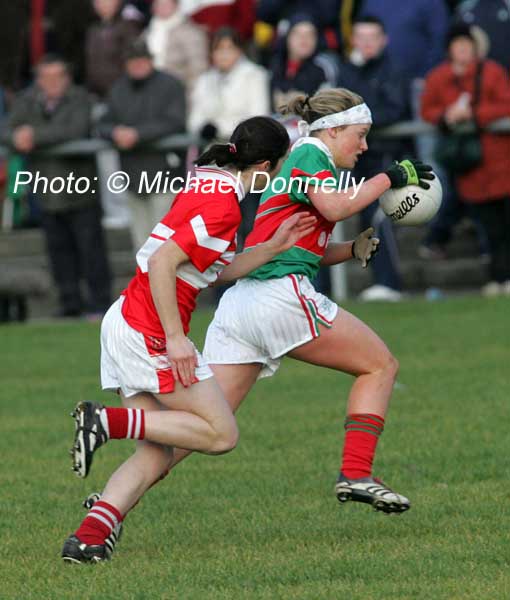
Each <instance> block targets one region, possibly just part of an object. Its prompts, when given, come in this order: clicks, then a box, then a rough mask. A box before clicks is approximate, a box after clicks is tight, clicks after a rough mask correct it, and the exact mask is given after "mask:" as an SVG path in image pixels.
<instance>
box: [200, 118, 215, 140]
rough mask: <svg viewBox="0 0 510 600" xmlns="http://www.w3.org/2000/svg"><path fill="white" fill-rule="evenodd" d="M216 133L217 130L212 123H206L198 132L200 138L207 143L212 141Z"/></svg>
mask: <svg viewBox="0 0 510 600" xmlns="http://www.w3.org/2000/svg"><path fill="white" fill-rule="evenodd" d="M217 133H218V128H217V127H216V125H214V124H213V123H206V124H205V125H204V126H203V127H202V129H201V130H200V137H201V138H202V139H204V140H206V141H207V142H210V141H211V140H214V138H215V137H216V134H217Z"/></svg>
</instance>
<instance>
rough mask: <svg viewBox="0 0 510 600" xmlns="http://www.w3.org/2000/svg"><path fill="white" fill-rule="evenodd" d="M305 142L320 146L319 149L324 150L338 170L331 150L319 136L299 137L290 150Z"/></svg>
mask: <svg viewBox="0 0 510 600" xmlns="http://www.w3.org/2000/svg"><path fill="white" fill-rule="evenodd" d="M304 144H311V145H312V146H316V147H317V148H319V150H321V151H322V152H324V154H325V155H326V156H327V157H328V160H329V162H330V163H331V165H332V166H333V169H335V172H336V169H337V167H336V166H335V161H334V160H333V155H332V154H331V150H330V149H329V148H328V147H327V146H326V144H325V143H324V142H323V141H322V140H320V139H319V138H316V137H310V136H305V137H302V138H299V139H298V140H297V141H296V142H294V144H293V145H292V148H291V150H290V151H291V152H292V151H293V150H295V149H296V148H299V147H300V146H303V145H304Z"/></svg>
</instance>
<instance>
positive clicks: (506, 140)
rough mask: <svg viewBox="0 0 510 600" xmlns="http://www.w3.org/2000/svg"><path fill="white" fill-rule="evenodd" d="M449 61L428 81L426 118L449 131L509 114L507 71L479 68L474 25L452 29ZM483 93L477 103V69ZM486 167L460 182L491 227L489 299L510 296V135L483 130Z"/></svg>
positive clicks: (479, 215) (486, 288)
mask: <svg viewBox="0 0 510 600" xmlns="http://www.w3.org/2000/svg"><path fill="white" fill-rule="evenodd" d="M448 53H449V60H447V61H445V62H444V63H442V64H441V65H439V66H438V67H437V68H435V69H434V70H433V71H432V72H431V73H430V74H429V76H428V77H427V80H426V85H425V90H424V94H423V107H422V112H423V118H424V119H426V120H427V121H430V122H431V123H434V124H439V125H442V126H443V127H445V128H452V127H454V126H455V125H457V124H459V123H463V122H466V121H473V119H476V123H477V124H478V125H479V126H480V127H482V128H483V127H485V126H486V125H487V124H489V123H490V122H491V121H494V120H496V119H499V118H501V117H508V116H510V81H509V78H508V74H507V73H506V72H505V70H504V69H503V67H502V66H501V65H499V64H498V63H496V62H494V61H492V60H486V61H484V62H483V63H482V64H481V65H480V64H479V60H478V55H477V48H476V43H475V40H474V38H473V36H472V33H471V32H470V30H469V27H466V26H459V27H456V28H454V29H453V30H452V32H451V34H450V41H449V45H448ZM478 69H481V72H480V84H479V87H480V91H479V98H478V102H477V103H476V105H475V106H474V105H473V96H474V92H475V81H476V78H477V71H478ZM481 145H482V161H481V163H480V164H479V165H478V166H476V167H473V168H472V169H470V170H469V171H468V172H466V173H465V174H462V175H458V176H457V178H456V183H457V188H458V192H459V195H460V197H461V200H463V201H464V202H466V203H468V204H469V205H471V206H472V209H473V211H474V214H475V216H476V217H477V218H478V219H479V220H480V221H481V223H482V224H483V226H484V227H485V229H486V232H487V236H488V241H489V250H490V264H489V276H490V281H489V282H488V283H487V284H486V285H485V286H484V287H483V288H482V292H483V293H484V295H487V296H493V295H497V294H498V293H501V292H506V293H508V294H510V179H509V177H508V165H509V158H508V157H509V156H510V135H508V134H506V135H501V134H500V135H498V134H493V133H489V132H486V131H482V133H481Z"/></svg>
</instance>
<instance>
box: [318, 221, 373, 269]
mask: <svg viewBox="0 0 510 600" xmlns="http://www.w3.org/2000/svg"><path fill="white" fill-rule="evenodd" d="M379 242H380V240H379V238H377V237H374V228H373V227H369V228H368V229H365V231H362V232H361V233H360V234H359V235H358V236H357V237H356V238H355V239H354V240H351V241H350V242H340V243H338V242H332V243H330V244H328V246H327V247H326V250H325V252H324V256H323V257H322V260H321V265H323V266H326V267H328V266H331V265H338V264H340V263H343V262H345V261H347V260H351V259H352V258H357V259H358V260H359V261H360V262H361V266H362V267H363V268H366V267H367V266H368V263H369V262H370V260H371V258H372V257H373V256H374V254H375V253H376V252H377V250H378V247H379Z"/></svg>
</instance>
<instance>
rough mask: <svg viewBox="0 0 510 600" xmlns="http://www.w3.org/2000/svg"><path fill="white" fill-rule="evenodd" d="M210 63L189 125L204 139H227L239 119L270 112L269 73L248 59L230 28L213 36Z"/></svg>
mask: <svg viewBox="0 0 510 600" xmlns="http://www.w3.org/2000/svg"><path fill="white" fill-rule="evenodd" d="M211 63H212V66H211V68H210V69H209V70H208V71H206V72H205V73H203V74H202V75H201V76H200V77H199V78H198V80H197V82H196V85H195V89H194V90H193V94H192V99H191V111H190V115H189V123H188V126H189V130H190V131H191V132H193V133H198V134H201V135H202V137H204V138H205V139H213V138H219V139H228V137H229V135H230V132H231V131H232V129H233V128H234V127H235V126H236V125H237V124H238V123H239V122H240V121H242V120H244V119H247V118H249V117H253V116H256V115H268V114H269V113H270V103H269V78H268V73H267V71H266V70H265V69H264V68H263V67H261V66H259V65H256V64H255V63H253V62H252V61H250V60H248V59H247V58H246V56H245V54H244V52H243V49H242V46H241V41H240V38H239V34H238V33H237V32H236V31H235V30H234V29H231V28H228V27H224V28H222V29H219V30H218V31H217V32H216V34H215V35H214V37H213V39H212V43H211Z"/></svg>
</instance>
